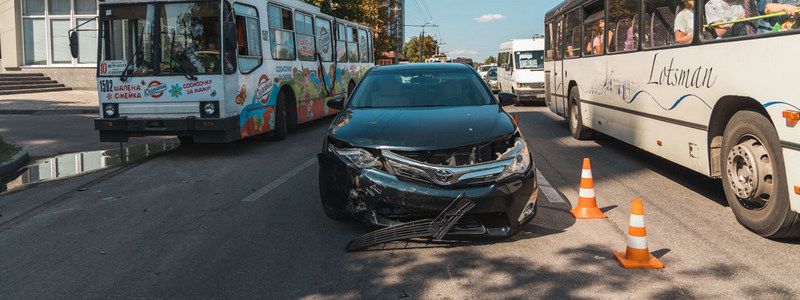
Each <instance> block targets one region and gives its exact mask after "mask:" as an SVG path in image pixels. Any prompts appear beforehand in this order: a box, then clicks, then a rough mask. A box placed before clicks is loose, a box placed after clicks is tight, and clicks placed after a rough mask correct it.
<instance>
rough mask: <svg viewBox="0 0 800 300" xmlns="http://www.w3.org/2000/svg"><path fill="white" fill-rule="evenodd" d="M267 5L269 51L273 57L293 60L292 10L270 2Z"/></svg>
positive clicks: (294, 56)
mask: <svg viewBox="0 0 800 300" xmlns="http://www.w3.org/2000/svg"><path fill="white" fill-rule="evenodd" d="M267 7H268V9H267V10H268V14H269V28H270V43H269V46H270V51H271V52H272V58H273V59H279V60H295V58H296V55H295V46H294V33H293V32H292V31H293V30H294V22H293V20H292V11H291V10H288V9H285V8H281V7H278V6H276V5H273V4H270V5H269V6H267Z"/></svg>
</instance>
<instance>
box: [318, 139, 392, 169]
mask: <svg viewBox="0 0 800 300" xmlns="http://www.w3.org/2000/svg"><path fill="white" fill-rule="evenodd" d="M328 150H330V151H331V152H333V153H335V154H336V156H338V157H339V158H340V159H341V160H342V161H343V162H344V163H345V164H347V165H348V166H350V167H352V168H356V169H370V168H376V169H380V168H381V167H382V166H383V165H382V164H381V162H380V161H379V160H378V158H376V157H375V156H374V155H372V153H369V151H367V150H364V149H361V148H343V149H339V148H336V147H334V146H333V145H328Z"/></svg>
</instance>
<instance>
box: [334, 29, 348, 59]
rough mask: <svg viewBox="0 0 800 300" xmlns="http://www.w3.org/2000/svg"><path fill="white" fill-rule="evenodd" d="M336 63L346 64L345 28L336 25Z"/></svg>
mask: <svg viewBox="0 0 800 300" xmlns="http://www.w3.org/2000/svg"><path fill="white" fill-rule="evenodd" d="M336 61H338V62H347V27H346V26H344V25H343V24H336Z"/></svg>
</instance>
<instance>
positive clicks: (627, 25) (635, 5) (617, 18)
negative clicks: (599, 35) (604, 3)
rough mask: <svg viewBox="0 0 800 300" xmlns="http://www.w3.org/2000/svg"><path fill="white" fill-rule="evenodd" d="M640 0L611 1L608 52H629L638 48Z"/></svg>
mask: <svg viewBox="0 0 800 300" xmlns="http://www.w3.org/2000/svg"><path fill="white" fill-rule="evenodd" d="M639 3H640V0H620V1H611V2H609V7H608V10H609V11H608V23H609V26H607V27H608V35H607V36H606V39H607V40H608V41H609V43H608V45H609V46H608V52H610V53H613V52H628V51H635V50H636V49H637V48H638V45H637V44H638V43H636V40H637V36H638V34H639V29H638V27H636V24H639V23H638V21H637V20H636V19H637V18H638V16H639Z"/></svg>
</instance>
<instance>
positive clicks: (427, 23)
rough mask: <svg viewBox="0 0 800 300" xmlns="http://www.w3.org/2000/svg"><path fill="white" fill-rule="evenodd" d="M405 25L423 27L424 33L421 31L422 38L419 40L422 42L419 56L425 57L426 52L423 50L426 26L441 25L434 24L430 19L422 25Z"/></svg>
mask: <svg viewBox="0 0 800 300" xmlns="http://www.w3.org/2000/svg"><path fill="white" fill-rule="evenodd" d="M405 26H406V27H422V33H421V35H420V39H419V42H420V47H419V57H420V59H423V58H422V55H423V53H424V52H423V50H424V49H425V27H439V25H436V24H433V23H431V21H428V22H425V24H422V25H405Z"/></svg>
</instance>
